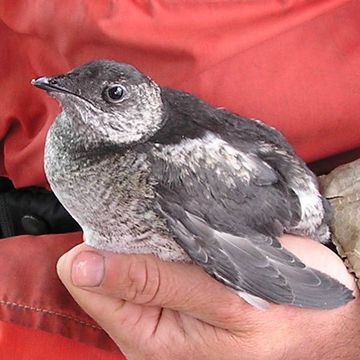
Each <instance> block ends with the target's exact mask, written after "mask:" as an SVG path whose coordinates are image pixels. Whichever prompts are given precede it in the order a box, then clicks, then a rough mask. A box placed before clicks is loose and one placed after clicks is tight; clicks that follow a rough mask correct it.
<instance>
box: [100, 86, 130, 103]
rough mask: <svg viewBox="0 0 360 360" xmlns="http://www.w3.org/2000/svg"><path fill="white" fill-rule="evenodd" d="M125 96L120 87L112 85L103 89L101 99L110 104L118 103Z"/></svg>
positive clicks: (123, 90)
mask: <svg viewBox="0 0 360 360" xmlns="http://www.w3.org/2000/svg"><path fill="white" fill-rule="evenodd" d="M124 94H125V89H124V88H123V87H122V86H121V85H112V86H109V87H107V88H105V90H104V92H103V97H104V98H105V100H106V101H108V102H112V103H118V102H120V101H121V100H122V99H123V97H124Z"/></svg>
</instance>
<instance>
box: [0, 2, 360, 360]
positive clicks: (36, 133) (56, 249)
mask: <svg viewBox="0 0 360 360" xmlns="http://www.w3.org/2000/svg"><path fill="white" fill-rule="evenodd" d="M359 24H360V3H359V2H358V1H356V0H353V1H349V0H320V1H306V0H292V1H290V0H281V1H280V0H278V1H275V0H269V1H256V0H255V1H253V0H252V1H250V0H249V1H228V0H227V1H225V0H223V1H221V0H211V1H210V0H186V1H185V0H144V1H135V0H133V1H130V0H122V1H115V0H107V1H104V0H83V1H71V0H61V1H60V0H54V1H46V0H37V1H33V0H28V1H25V0H23V1H10V0H8V1H6V0H5V1H2V2H1V4H0V39H1V43H0V79H1V83H0V84H1V93H0V136H1V139H2V144H3V146H2V156H1V160H0V172H1V174H2V175H5V176H7V177H9V178H10V179H11V180H12V181H13V183H14V184H15V186H16V187H25V186H31V185H39V186H44V187H46V186H47V184H46V180H45V176H44V171H43V146H44V138H45V135H46V132H47V129H48V127H49V125H50V124H51V122H52V121H53V120H54V118H55V116H56V114H57V113H58V112H59V108H58V105H57V104H56V103H55V101H53V100H50V99H49V98H48V97H47V96H46V94H44V93H43V92H41V91H39V90H37V89H35V88H33V87H31V85H30V80H31V79H32V78H34V77H38V76H41V75H52V74H56V73H62V72H64V71H67V70H69V69H71V68H73V67H74V66H76V65H79V64H81V63H83V62H87V61H90V60H92V59H97V58H111V59H116V60H119V61H122V62H128V63H131V64H133V65H135V66H136V67H138V68H139V69H140V70H142V71H143V72H144V73H146V74H148V75H150V76H151V77H152V78H153V79H154V80H156V81H157V82H158V83H159V84H161V85H165V86H171V87H175V88H178V89H182V90H186V91H189V92H191V93H193V94H195V95H197V96H199V97H201V98H203V99H204V100H206V101H208V102H209V103H211V104H212V105H215V106H220V107H225V108H227V109H229V110H232V111H234V112H237V113H239V114H241V115H243V116H247V117H253V118H258V119H262V120H263V121H265V122H267V123H268V124H270V125H272V126H275V127H277V128H278V129H280V130H281V131H282V132H283V133H284V134H285V136H286V137H287V138H288V140H289V141H290V143H291V144H292V145H293V146H294V147H295V149H296V150H297V152H298V153H299V155H300V156H301V157H303V158H304V159H305V160H306V161H308V162H309V161H314V160H319V159H322V158H325V157H329V156H332V155H335V154H339V153H343V152H346V151H350V150H356V149H357V150H358V149H359V148H360V131H359V130H358V126H359V119H360V71H359V69H360V25H359ZM80 241H81V234H69V235H68V234H66V235H57V236H41V237H30V236H22V237H17V238H11V239H5V240H1V241H0V272H1V274H2V276H1V279H0V320H3V322H1V323H0V359H39V360H42V359H63V358H65V359H77V360H80V359H119V358H121V355H119V353H116V352H114V350H115V346H114V345H113V343H112V342H111V341H110V340H109V338H107V337H106V335H105V334H104V333H103V332H102V331H101V329H99V328H98V326H97V325H96V324H95V323H94V322H93V321H92V320H91V319H89V318H88V317H87V316H86V315H85V314H84V313H83V312H82V311H81V310H80V309H79V308H78V307H77V306H76V305H75V304H74V302H73V301H72V299H71V298H70V296H69V295H68V294H67V292H66V291H65V289H64V288H63V287H62V285H61V284H60V282H59V280H57V276H56V274H55V263H56V259H57V258H58V257H59V256H60V254H62V253H63V252H65V251H66V250H67V249H69V248H70V247H71V246H73V245H74V244H75V243H77V242H80ZM10 323H12V324H10ZM69 338H72V339H73V340H70V339H69ZM104 349H105V350H104Z"/></svg>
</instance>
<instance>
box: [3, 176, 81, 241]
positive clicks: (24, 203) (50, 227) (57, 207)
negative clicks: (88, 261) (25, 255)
mask: <svg viewBox="0 0 360 360" xmlns="http://www.w3.org/2000/svg"><path fill="white" fill-rule="evenodd" d="M0 191H1V192H0V237H1V238H5V237H11V236H16V235H25V234H29V235H40V234H45V233H48V234H56V233H68V232H74V231H79V230H81V229H80V227H79V225H78V224H77V223H76V222H75V221H74V220H73V218H72V217H71V216H70V215H69V213H68V212H67V211H66V210H65V209H64V208H63V206H62V205H61V204H60V203H59V201H58V200H57V199H56V197H55V196H54V195H53V194H52V193H51V192H49V191H46V190H44V189H42V188H35V187H34V188H23V189H14V187H13V186H12V184H11V182H9V180H8V179H6V178H3V177H0ZM29 218H30V219H32V220H33V221H32V223H31V225H32V226H29V221H24V219H25V220H28V219H29ZM37 224H38V225H37Z"/></svg>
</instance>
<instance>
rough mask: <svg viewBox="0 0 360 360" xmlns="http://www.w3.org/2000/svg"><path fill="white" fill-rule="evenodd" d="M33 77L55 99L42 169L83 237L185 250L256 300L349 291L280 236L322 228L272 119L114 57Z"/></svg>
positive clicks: (310, 299) (169, 254) (110, 246)
mask: <svg viewBox="0 0 360 360" xmlns="http://www.w3.org/2000/svg"><path fill="white" fill-rule="evenodd" d="M33 84H34V85H36V86H38V87H40V88H43V89H45V90H47V91H48V92H49V94H50V95H52V96H54V97H55V98H56V99H57V100H58V101H59V102H60V103H61V105H62V109H63V111H62V113H61V114H60V115H59V116H58V118H57V119H56V121H55V122H54V124H53V125H52V127H51V129H50V131H49V134H48V136H47V141H46V147H45V170H46V174H47V177H48V180H49V183H50V185H51V187H52V189H53V191H54V193H55V194H56V195H57V197H58V198H59V200H60V201H61V202H62V203H63V205H64V206H65V207H66V208H67V209H68V211H69V212H70V214H72V216H73V217H74V218H75V219H76V220H77V221H78V223H79V224H80V225H81V227H82V229H83V230H84V240H85V242H86V243H87V244H89V245H92V246H94V247H97V248H100V249H105V250H111V251H116V252H124V253H150V254H155V255H157V256H159V257H160V258H161V259H163V260H171V261H173V260H175V261H193V262H195V263H196V264H198V265H200V266H201V267H202V268H203V269H204V270H205V271H207V272H208V273H209V274H210V275H212V276H213V277H214V278H216V279H217V280H219V281H221V282H223V283H224V284H225V285H227V286H229V287H231V288H232V289H234V290H235V291H237V292H238V293H239V295H240V296H242V297H243V298H244V299H245V300H246V301H248V302H249V303H251V304H253V305H255V306H259V307H262V306H264V303H265V302H264V301H263V300H265V301H269V302H273V303H278V304H289V305H295V306H301V307H314V308H334V307H337V306H341V305H343V304H345V303H347V302H348V301H349V300H351V299H352V293H351V291H350V290H348V289H347V288H346V287H345V286H343V285H342V284H340V283H339V282H337V281H336V280H334V279H332V278H330V277H329V276H327V275H325V274H322V273H321V272H319V271H316V270H314V269H311V268H308V267H306V266H305V265H304V264H303V263H302V262H301V261H300V260H299V259H297V258H296V257H295V256H294V255H292V254H291V253H290V252H288V251H286V250H285V249H283V248H282V246H281V245H280V243H279V241H278V237H279V236H281V235H282V234H283V233H284V232H286V233H293V234H300V235H304V236H309V237H312V238H314V239H316V240H319V241H321V242H326V241H327V240H328V238H329V229H328V224H327V223H328V220H329V214H328V213H327V210H328V205H327V203H326V201H325V200H324V199H323V198H322V196H321V195H320V194H319V192H318V188H317V182H316V178H315V176H314V175H313V174H312V173H311V172H310V171H309V170H308V168H307V167H306V165H305V164H304V162H303V161H302V160H300V159H299V158H298V157H297V156H296V155H295V153H294V151H293V149H292V148H291V146H290V145H289V144H288V143H287V142H286V140H285V139H284V138H283V137H282V135H281V134H280V133H279V132H278V131H276V130H275V129H273V128H270V127H268V126H266V125H265V124H263V123H261V122H260V121H257V120H248V119H245V118H241V117H239V116H237V115H235V114H232V113H229V112H226V111H224V110H220V109H215V108H213V107H210V106H209V105H207V104H205V103H204V102H202V101H201V100H199V99H197V98H195V97H193V96H192V95H190V94H187V93H183V92H180V91H176V90H172V89H166V88H161V87H159V86H158V85H157V84H155V83H154V82H153V81H152V80H150V79H149V78H148V77H146V76H145V75H143V74H141V73H140V72H139V71H137V70H136V69H135V68H133V67H131V66H130V65H126V64H119V63H116V62H114V61H96V62H92V63H90V64H86V65H83V66H80V67H79V68H76V69H75V70H73V71H72V72H70V73H67V74H65V75H61V76H55V77H51V78H39V79H37V80H34V81H33Z"/></svg>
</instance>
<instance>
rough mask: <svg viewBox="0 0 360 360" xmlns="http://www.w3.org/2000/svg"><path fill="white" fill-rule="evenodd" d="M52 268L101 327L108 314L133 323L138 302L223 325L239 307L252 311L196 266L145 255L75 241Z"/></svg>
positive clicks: (109, 321)
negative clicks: (95, 247) (117, 252)
mask: <svg viewBox="0 0 360 360" xmlns="http://www.w3.org/2000/svg"><path fill="white" fill-rule="evenodd" d="M58 274H59V277H60V279H61V280H62V282H63V283H64V285H65V286H66V287H67V289H68V291H69V292H70V293H71V295H72V296H73V297H74V299H75V301H76V302H77V303H78V304H79V305H80V306H81V307H82V308H83V309H84V310H85V311H86V312H87V313H88V314H89V315H90V316H91V317H93V318H94V319H95V320H96V321H97V322H98V323H99V325H100V326H102V327H103V328H104V329H105V330H106V329H108V328H109V326H110V327H111V326H113V325H114V317H116V319H117V320H116V324H117V325H116V326H120V327H121V326H123V324H127V325H129V324H132V323H135V322H137V323H138V322H139V316H141V314H144V306H145V307H146V308H148V309H149V308H152V309H154V307H158V308H167V309H171V310H175V311H179V312H182V313H184V314H187V315H190V316H192V317H194V318H196V319H199V320H202V321H204V322H206V323H208V324H211V325H214V326H217V327H222V328H225V329H228V328H232V327H234V323H233V322H232V321H231V319H239V316H236V315H239V314H241V313H243V311H244V307H246V310H248V311H250V312H252V311H256V310H254V309H253V308H252V307H251V306H249V305H248V304H246V303H245V302H243V301H242V300H241V299H240V298H239V297H238V296H237V295H236V294H234V293H233V292H232V291H230V290H229V289H227V288H226V287H225V286H224V285H222V284H220V283H219V282H217V281H215V280H214V279H212V278H211V277H210V276H208V275H207V274H206V273H205V272H204V271H203V270H202V269H200V268H199V267H198V266H195V265H191V264H183V263H169V262H163V261H161V260H159V259H158V258H156V257H154V256H151V255H123V254H114V253H109V252H105V251H98V250H95V249H93V248H91V247H89V246H87V245H85V244H81V245H78V246H76V247H75V248H73V249H72V250H70V251H69V252H68V253H67V254H65V255H63V256H62V257H61V258H60V259H59V262H58ZM211 299H216V305H214V302H213V301H211ZM146 314H147V315H149V313H146ZM153 315H154V314H152V315H151V316H153ZM149 316H150V315H149ZM242 318H243V320H244V321H246V316H245V315H244V314H243V315H242ZM237 321H238V320H237Z"/></svg>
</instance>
